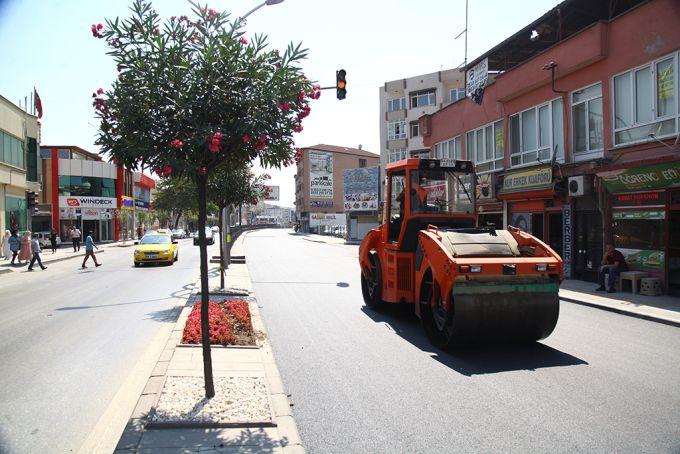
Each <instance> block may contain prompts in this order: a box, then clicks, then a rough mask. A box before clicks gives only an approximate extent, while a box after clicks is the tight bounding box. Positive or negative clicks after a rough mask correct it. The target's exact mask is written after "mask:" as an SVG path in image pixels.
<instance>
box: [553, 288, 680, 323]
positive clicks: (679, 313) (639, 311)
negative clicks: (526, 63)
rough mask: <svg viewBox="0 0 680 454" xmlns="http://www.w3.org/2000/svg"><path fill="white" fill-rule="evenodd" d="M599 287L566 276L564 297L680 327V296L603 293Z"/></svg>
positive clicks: (564, 298)
mask: <svg viewBox="0 0 680 454" xmlns="http://www.w3.org/2000/svg"><path fill="white" fill-rule="evenodd" d="M596 287H597V284H595V283H592V282H585V281H578V280H572V279H565V280H564V281H563V282H562V285H561V287H560V299H561V300H563V301H568V302H570V303H576V304H582V305H585V306H591V307H596V308H598V309H604V310H607V311H612V312H617V313H619V314H624V315H630V316H632V317H637V318H642V319H645V320H651V321H654V322H659V323H664V324H666V325H671V326H678V327H680V298H676V297H673V296H667V295H660V296H645V295H639V294H633V293H628V292H617V293H603V292H596V291H595V288H596Z"/></svg>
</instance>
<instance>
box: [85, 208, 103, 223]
mask: <svg viewBox="0 0 680 454" xmlns="http://www.w3.org/2000/svg"><path fill="white" fill-rule="evenodd" d="M80 215H81V217H82V219H83V220H98V219H101V210H97V209H96V208H84V209H82V210H81V211H80Z"/></svg>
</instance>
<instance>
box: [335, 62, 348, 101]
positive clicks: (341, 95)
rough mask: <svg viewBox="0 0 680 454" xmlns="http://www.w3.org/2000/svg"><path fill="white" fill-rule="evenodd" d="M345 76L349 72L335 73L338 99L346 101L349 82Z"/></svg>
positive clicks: (342, 70)
mask: <svg viewBox="0 0 680 454" xmlns="http://www.w3.org/2000/svg"><path fill="white" fill-rule="evenodd" d="M345 75H347V71H345V70H344V69H341V70H339V71H335V92H336V96H337V97H338V99H345V96H347V81H346V80H345Z"/></svg>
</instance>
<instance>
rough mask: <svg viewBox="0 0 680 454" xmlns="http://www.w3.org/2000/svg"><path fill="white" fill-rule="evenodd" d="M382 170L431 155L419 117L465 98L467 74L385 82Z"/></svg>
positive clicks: (448, 72) (382, 91) (450, 72)
mask: <svg viewBox="0 0 680 454" xmlns="http://www.w3.org/2000/svg"><path fill="white" fill-rule="evenodd" d="M379 90H380V168H381V169H383V170H384V169H385V166H386V165H387V163H389V162H394V161H399V160H400V159H404V158H407V157H414V156H421V155H428V156H429V154H430V150H429V148H427V147H425V146H424V145H423V139H422V137H421V136H420V131H419V128H418V118H420V117H421V116H422V115H425V114H431V113H434V112H436V111H437V110H439V109H441V108H442V107H444V106H447V105H449V104H451V103H452V102H455V101H457V100H459V99H462V98H464V97H465V73H464V72H462V71H459V70H458V69H448V70H445V71H437V72H434V73H430V74H423V75H420V76H414V77H409V78H407V79H399V80H393V81H390V82H385V85H384V86H383V87H381V88H380V89H379Z"/></svg>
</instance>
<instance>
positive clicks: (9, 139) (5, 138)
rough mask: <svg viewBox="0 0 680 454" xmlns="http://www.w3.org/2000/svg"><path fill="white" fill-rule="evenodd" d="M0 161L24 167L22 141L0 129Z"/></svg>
mask: <svg viewBox="0 0 680 454" xmlns="http://www.w3.org/2000/svg"><path fill="white" fill-rule="evenodd" d="M0 161H2V162H4V163H6V164H9V165H11V166H14V167H19V168H22V169H25V166H24V142H23V141H22V140H19V139H17V138H16V137H14V136H12V135H10V134H8V133H6V132H3V131H0Z"/></svg>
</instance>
